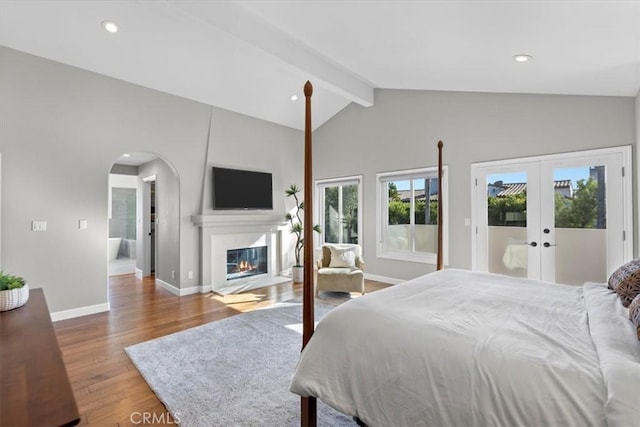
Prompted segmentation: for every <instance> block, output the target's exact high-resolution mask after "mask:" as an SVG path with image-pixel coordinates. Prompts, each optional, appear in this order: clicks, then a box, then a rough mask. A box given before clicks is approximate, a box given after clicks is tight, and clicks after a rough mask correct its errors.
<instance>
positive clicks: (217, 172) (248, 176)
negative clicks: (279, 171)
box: [213, 166, 273, 209]
mask: <svg viewBox="0 0 640 427" xmlns="http://www.w3.org/2000/svg"><path fill="white" fill-rule="evenodd" d="M213 209H273V187H272V180H271V174H270V173H267V172H254V171H246V170H239V169H227V168H219V167H216V166H214V167H213Z"/></svg>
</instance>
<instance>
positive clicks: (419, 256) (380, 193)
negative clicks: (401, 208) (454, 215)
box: [376, 165, 449, 265]
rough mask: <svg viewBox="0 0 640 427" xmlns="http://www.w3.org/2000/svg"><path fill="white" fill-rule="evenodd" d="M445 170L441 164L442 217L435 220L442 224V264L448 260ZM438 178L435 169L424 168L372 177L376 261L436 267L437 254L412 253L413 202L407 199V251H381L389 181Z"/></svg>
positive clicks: (384, 230) (382, 173) (447, 209)
mask: <svg viewBox="0 0 640 427" xmlns="http://www.w3.org/2000/svg"><path fill="white" fill-rule="evenodd" d="M448 176H449V173H448V167H447V166H446V165H445V166H443V167H442V218H438V221H443V227H442V254H443V258H444V259H443V261H444V264H445V265H446V264H448V260H449V251H448V247H449V244H448V242H449V230H448V227H447V224H448V222H449V220H448V219H449V203H448V194H449V191H448ZM437 177H438V168H437V167H426V168H419V169H406V170H399V171H391V172H380V173H377V174H376V183H377V191H376V209H377V214H376V223H377V224H376V239H377V244H376V256H377V257H378V258H384V259H392V260H399V261H409V262H417V263H423V264H434V265H435V264H436V262H437V253H436V252H416V251H415V241H416V239H415V223H414V221H415V215H414V212H413V209H414V206H415V199H414V197H413V193H412V197H411V201H410V204H411V213H410V214H409V218H410V221H409V222H410V225H411V227H412V231H411V236H412V241H411V248H412V249H411V250H410V251H402V250H389V249H385V245H384V239H385V237H386V226H387V225H388V223H389V220H388V215H389V205H388V199H389V196H388V187H387V183H388V182H390V181H400V180H414V179H431V178H437ZM436 250H437V249H436Z"/></svg>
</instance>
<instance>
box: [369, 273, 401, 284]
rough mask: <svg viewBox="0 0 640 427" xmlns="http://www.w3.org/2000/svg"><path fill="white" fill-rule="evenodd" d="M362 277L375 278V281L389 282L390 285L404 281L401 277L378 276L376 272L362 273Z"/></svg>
mask: <svg viewBox="0 0 640 427" xmlns="http://www.w3.org/2000/svg"><path fill="white" fill-rule="evenodd" d="M364 278H365V279H368V280H375V281H376V282H382V283H389V284H391V285H397V284H400V283H402V282H406V280H403V279H394V278H393V277H386V276H379V275H377V274H371V273H364Z"/></svg>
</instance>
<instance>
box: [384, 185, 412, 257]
mask: <svg viewBox="0 0 640 427" xmlns="http://www.w3.org/2000/svg"><path fill="white" fill-rule="evenodd" d="M387 197H388V199H387V200H388V211H387V218H388V220H387V230H386V236H385V237H386V238H385V239H384V244H385V246H386V248H385V249H388V250H392V251H409V250H411V242H412V239H411V225H410V208H411V181H409V180H402V181H389V182H388V183H387Z"/></svg>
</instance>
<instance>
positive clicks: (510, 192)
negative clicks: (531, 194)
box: [497, 182, 527, 197]
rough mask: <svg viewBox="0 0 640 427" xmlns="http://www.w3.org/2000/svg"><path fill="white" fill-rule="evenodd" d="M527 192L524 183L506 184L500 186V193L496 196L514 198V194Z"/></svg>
mask: <svg viewBox="0 0 640 427" xmlns="http://www.w3.org/2000/svg"><path fill="white" fill-rule="evenodd" d="M526 191H527V183H526V182H512V183H508V184H502V191H501V192H499V193H498V194H497V196H498V197H506V196H514V195H516V194H520V193H524V192H526Z"/></svg>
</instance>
